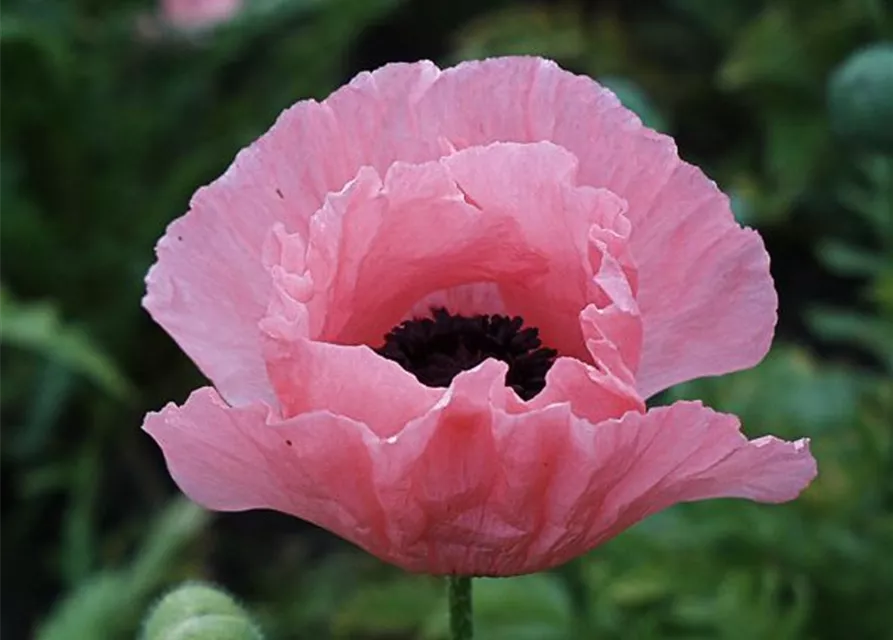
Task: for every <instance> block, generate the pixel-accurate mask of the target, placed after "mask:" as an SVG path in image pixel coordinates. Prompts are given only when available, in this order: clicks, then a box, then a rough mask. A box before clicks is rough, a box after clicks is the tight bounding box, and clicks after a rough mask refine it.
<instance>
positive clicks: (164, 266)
mask: <svg viewBox="0 0 893 640" xmlns="http://www.w3.org/2000/svg"><path fill="white" fill-rule="evenodd" d="M437 73H438V70H437V68H436V67H435V66H434V65H433V64H431V63H418V64H414V65H390V66H388V67H385V68H383V69H380V70H378V71H377V72H376V73H375V74H374V75H372V74H368V73H366V74H360V75H359V76H357V78H355V79H354V81H353V82H352V83H351V84H350V85H348V86H347V87H344V88H342V89H340V90H339V91H338V92H336V93H335V94H333V95H332V96H331V97H330V98H329V100H328V101H326V102H325V103H322V104H320V103H317V102H315V101H312V100H307V101H302V102H299V103H297V104H296V105H294V106H293V107H291V108H290V109H288V110H287V111H285V112H284V113H283V114H282V115H281V116H280V117H279V119H278V120H277V121H276V123H275V124H274V125H273V127H272V128H271V129H270V130H269V131H268V132H267V133H266V134H264V135H263V136H261V137H260V138H259V139H258V140H257V141H256V142H254V143H253V144H252V145H250V146H249V147H247V148H246V149H243V150H242V151H241V152H239V154H238V155H237V156H236V158H235V160H234V162H233V164H232V165H231V166H230V167H229V169H228V170H227V171H226V173H224V174H223V176H221V177H220V178H219V179H217V180H215V181H214V182H213V183H212V184H211V185H209V186H207V187H205V188H202V189H200V190H199V191H198V192H197V193H196V194H195V196H194V197H193V199H192V201H191V203H190V210H189V213H187V214H186V215H185V216H184V217H182V218H180V219H178V220H176V221H175V222H174V223H172V224H171V225H170V226H169V227H168V229H167V233H166V234H165V236H164V237H163V238H162V239H161V241H160V242H159V243H158V247H157V249H156V251H157V254H158V262H157V263H156V264H155V266H154V267H153V268H152V270H151V271H150V273H149V276H148V277H147V287H148V293H147V295H146V297H145V299H144V301H143V304H144V306H145V307H146V309H148V311H149V312H150V314H151V315H152V317H153V318H154V319H155V320H156V322H158V323H159V324H160V325H161V326H162V327H164V328H165V330H166V331H167V332H168V333H170V334H171V336H173V338H174V339H175V340H176V341H177V343H178V344H179V345H180V346H181V348H182V349H183V350H184V351H185V352H186V353H187V354H188V355H189V357H190V358H192V360H193V361H195V363H196V364H197V365H198V366H199V368H200V369H201V370H202V372H203V373H204V374H205V375H207V376H208V377H209V378H210V379H211V380H213V381H214V383H215V385H216V386H217V388H218V389H219V390H220V392H221V394H223V396H224V397H225V398H226V399H227V400H228V401H229V402H231V403H236V404H241V403H247V402H250V401H252V400H255V399H258V400H264V401H273V393H272V390H271V389H270V388H269V383H268V382H267V380H266V373H265V370H264V362H263V359H262V357H261V349H260V346H259V337H260V336H259V333H258V331H257V323H258V321H259V320H260V319H261V318H262V317H264V315H265V313H266V309H267V304H268V302H269V297H270V286H271V284H270V276H269V273H268V270H267V268H266V267H265V266H264V264H263V261H262V259H261V256H262V247H263V245H264V242H265V241H266V239H267V238H268V234H269V232H270V230H271V228H272V227H273V226H274V225H275V224H276V223H281V224H282V225H283V226H284V229H285V230H286V231H287V232H289V233H295V232H300V233H306V231H307V226H308V219H309V218H310V216H311V214H313V213H314V212H315V211H316V210H317V209H318V208H319V207H320V205H321V204H322V202H323V200H324V198H325V196H326V194H327V193H329V192H333V191H334V192H337V191H339V190H341V189H342V187H343V186H344V185H345V184H346V183H348V182H349V181H350V180H352V179H353V178H354V177H355V175H356V174H357V172H358V170H359V169H360V167H361V166H363V165H367V164H372V165H373V166H376V167H378V169H379V170H380V171H381V173H382V174H383V173H384V172H385V171H386V170H387V167H388V166H389V165H390V163H391V162H393V161H394V160H396V159H403V160H410V161H412V160H419V159H433V158H436V157H437V156H438V155H439V154H440V151H439V150H440V149H441V148H442V147H441V143H440V142H438V141H436V140H435V141H432V142H431V143H430V144H427V143H425V142H424V141H420V140H418V139H417V138H415V137H414V135H413V134H412V130H411V124H412V122H413V121H414V114H413V113H412V111H411V105H412V104H414V102H415V101H416V100H417V98H418V95H419V94H420V93H421V92H423V91H424V90H425V88H427V87H428V86H430V84H431V82H433V80H434V78H435V77H436V75H437ZM395 96H400V98H399V99H395ZM426 144H427V146H426ZM366 151H368V153H369V154H371V155H364V153H365V152H366Z"/></svg>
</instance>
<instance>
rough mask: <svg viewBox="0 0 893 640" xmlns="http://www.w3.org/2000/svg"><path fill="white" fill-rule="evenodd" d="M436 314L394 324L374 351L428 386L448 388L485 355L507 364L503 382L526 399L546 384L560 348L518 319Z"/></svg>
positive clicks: (499, 316)
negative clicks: (545, 344)
mask: <svg viewBox="0 0 893 640" xmlns="http://www.w3.org/2000/svg"><path fill="white" fill-rule="evenodd" d="M432 313H433V317H432V318H417V319H413V320H407V321H406V322H404V323H402V324H400V325H399V326H397V327H394V328H393V329H392V330H391V331H390V333H388V334H387V335H386V336H385V343H384V346H382V347H380V348H379V349H376V352H377V353H378V354H379V355H381V356H384V357H385V358H388V359H389V360H393V361H394V362H396V363H398V364H399V365H400V366H401V367H403V368H404V369H406V370H407V371H409V372H410V373H412V374H413V375H414V376H415V377H416V378H418V380H419V382H421V383H422V384H424V385H426V386H429V387H448V386H449V385H450V382H452V380H453V378H455V377H456V375H458V374H459V373H460V372H462V371H467V370H468V369H473V368H474V367H476V366H477V365H479V364H480V363H481V362H483V361H484V360H486V359H487V358H496V359H498V360H502V361H503V362H505V363H507V364H508V365H509V370H508V373H507V374H506V376H505V384H506V386H508V387H511V388H512V389H514V390H515V392H516V393H517V394H518V396H520V397H521V398H523V399H524V400H529V399H531V398H532V397H534V396H535V395H536V394H538V393H539V392H540V391H542V390H543V389H544V388H545V386H546V373H547V372H548V371H549V369H550V368H551V367H552V364H553V363H554V362H555V358H556V357H557V355H558V352H557V351H555V350H554V349H547V348H545V347H543V346H542V343H541V342H540V339H539V331H538V330H537V329H536V328H534V327H527V328H524V329H522V327H523V326H524V320H523V319H522V318H520V317H517V316H516V317H514V318H509V317H508V316H501V315H490V316H486V315H477V316H471V317H469V316H460V315H453V314H451V313H449V312H448V311H447V310H446V309H433V310H432Z"/></svg>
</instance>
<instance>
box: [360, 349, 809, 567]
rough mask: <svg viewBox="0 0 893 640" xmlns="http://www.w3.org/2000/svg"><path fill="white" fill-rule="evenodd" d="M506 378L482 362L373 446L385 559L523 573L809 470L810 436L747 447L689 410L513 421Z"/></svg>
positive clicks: (781, 491)
mask: <svg viewBox="0 0 893 640" xmlns="http://www.w3.org/2000/svg"><path fill="white" fill-rule="evenodd" d="M504 372H505V365H504V364H503V363H499V362H496V361H492V360H491V361H487V362H486V363H484V364H482V365H480V366H479V367H477V368H476V369H474V370H472V371H468V372H464V373H462V374H460V375H459V376H457V377H456V379H455V380H454V382H453V385H452V386H451V388H450V392H449V393H448V394H447V395H445V396H444V397H443V399H442V401H441V402H440V403H439V404H438V405H437V406H436V407H435V408H434V409H433V410H432V411H431V412H430V413H429V414H428V415H426V416H424V417H423V418H420V419H418V420H416V421H414V422H413V423H411V424H410V425H408V426H407V428H406V429H405V430H404V431H403V432H401V433H399V434H397V435H396V436H395V437H393V438H391V439H390V441H389V443H388V446H386V447H385V448H384V449H383V451H384V452H385V453H386V456H385V457H383V458H382V460H381V462H382V463H383V466H380V467H379V468H378V475H377V476H376V478H377V479H376V481H377V483H378V485H379V496H380V498H381V500H382V505H383V506H384V508H385V510H386V511H387V512H388V514H389V517H388V524H387V535H388V544H387V545H386V546H387V548H388V550H387V551H386V552H385V554H384V555H383V556H382V557H383V558H384V559H385V560H387V561H389V562H393V563H395V564H398V565H400V566H402V567H404V568H406V569H409V570H415V571H426V572H431V573H456V574H472V575H514V574H521V573H530V572H534V571H539V570H544V569H548V568H550V567H554V566H557V565H559V564H561V563H563V562H566V561H567V560H570V559H571V558H573V557H575V556H578V555H580V554H582V553H585V552H587V551H589V550H590V549H592V548H593V547H595V546H597V545H598V544H600V543H602V542H604V541H606V540H607V539H609V538H611V537H613V536H615V535H617V534H618V533H620V532H621V531H622V530H624V529H625V528H627V527H629V526H631V525H632V524H634V523H636V522H638V521H639V520H641V519H642V518H644V517H646V516H648V515H650V514H653V513H655V512H657V511H659V510H661V509H664V508H666V507H668V506H670V505H672V504H674V503H677V502H684V501H691V500H701V499H705V498H715V497H738V498H748V499H750V500H756V501H761V502H782V501H786V500H791V499H793V498H794V497H796V496H797V494H798V493H799V492H800V491H802V490H803V488H804V487H805V486H806V485H808V484H809V482H810V481H811V480H812V478H813V477H814V476H815V473H816V470H815V461H814V460H813V458H812V457H811V456H810V454H809V450H808V446H807V444H806V441H798V442H794V443H788V442H783V441H780V440H776V439H774V438H773V439H767V438H761V439H759V440H755V441H753V442H748V441H747V440H746V438H744V437H743V436H742V435H741V433H740V431H739V425H738V422H737V420H736V419H735V418H734V417H733V416H727V415H723V414H718V413H715V412H713V411H711V410H709V409H705V408H704V407H702V406H701V405H700V404H697V403H679V404H677V405H674V406H672V407H666V408H660V409H655V410H652V411H650V412H648V413H647V414H644V413H640V412H637V411H631V412H629V413H627V414H625V415H624V416H623V417H622V418H620V419H612V420H609V421H606V422H603V423H600V424H596V425H594V424H592V423H590V422H588V421H585V420H581V419H580V418H578V417H576V416H575V415H574V414H573V413H572V412H571V410H570V408H569V406H568V405H567V404H551V405H548V406H546V407H543V408H541V409H538V410H535V411H531V412H529V413H523V414H509V413H506V412H504V411H503V410H501V409H500V406H501V405H503V404H504V401H505V395H504V394H505V389H504V387H503V386H502V377H503V376H504Z"/></svg>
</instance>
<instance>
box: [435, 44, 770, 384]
mask: <svg viewBox="0 0 893 640" xmlns="http://www.w3.org/2000/svg"><path fill="white" fill-rule="evenodd" d="M484 96H486V99H483V97H484ZM418 112H419V116H418V117H419V120H420V122H422V123H424V124H425V125H426V126H427V127H428V129H426V130H423V131H422V132H421V133H422V137H423V138H425V139H433V138H435V137H436V138H444V137H445V138H447V139H448V140H449V141H450V142H451V144H452V145H453V146H454V147H456V148H458V149H461V148H465V147H469V146H474V145H485V144H488V143H491V142H494V141H518V142H534V141H539V140H551V141H553V142H555V143H556V144H558V145H561V146H563V147H565V148H566V149H568V150H569V151H571V152H572V153H574V154H575V155H576V156H577V158H578V159H579V161H580V171H579V180H580V182H581V184H588V185H593V186H596V187H606V188H608V189H609V190H611V191H612V192H614V193H616V194H617V195H619V196H620V197H622V198H623V199H624V200H626V201H627V203H628V205H629V207H628V210H627V216H628V218H629V220H630V222H631V225H632V235H631V245H632V246H631V250H632V255H633V258H634V259H635V262H636V264H637V266H638V269H639V281H640V287H639V295H638V303H639V307H640V310H641V313H642V316H643V320H644V343H643V352H642V361H641V364H640V368H639V371H638V386H639V391H640V392H641V393H642V395H644V396H649V395H651V394H653V393H655V392H657V391H659V390H661V389H663V388H665V387H667V386H670V385H672V384H675V383H677V382H681V381H683V380H687V379H691V378H695V377H699V376H704V375H712V374H720V373H725V372H728V371H734V370H737V369H742V368H746V367H749V366H752V365H754V364H756V363H757V362H758V361H759V360H760V359H761V358H762V357H763V355H765V353H766V351H767V350H768V348H769V343H770V341H771V338H772V332H773V327H774V325H775V317H776V316H775V310H776V306H777V300H776V296H775V292H774V289H773V287H772V280H771V277H770V275H769V259H768V256H767V254H766V252H765V250H764V248H763V245H762V242H761V241H760V238H759V236H758V235H757V234H756V233H753V232H751V231H746V230H742V229H741V228H740V227H739V226H738V225H737V224H736V223H735V220H734V218H733V216H732V213H731V209H730V207H729V202H728V198H727V197H726V196H725V195H723V194H722V193H721V192H720V191H719V190H718V189H717V188H716V185H715V184H714V183H713V182H711V181H710V180H709V179H707V178H706V177H705V176H704V175H703V173H701V171H700V170H699V169H697V168H696V167H693V166H692V165H689V164H687V163H685V162H682V161H681V160H680V159H679V157H678V155H677V153H676V147H675V145H674V144H673V141H672V140H671V139H670V138H668V137H666V136H663V135H660V134H657V133H655V132H654V131H651V130H649V129H646V128H644V127H643V126H642V125H641V123H640V122H639V120H638V118H637V117H636V116H635V115H634V114H633V113H632V112H631V111H629V110H627V109H625V108H623V107H622V106H621V105H620V104H619V102H618V101H617V99H616V98H615V97H614V95H613V94H612V93H610V92H609V91H607V90H605V89H603V88H601V87H600V86H599V85H598V84H596V83H595V82H593V81H592V80H591V79H589V78H587V77H583V76H575V75H573V74H570V73H568V72H565V71H563V70H561V69H560V68H559V67H558V66H556V65H555V64H554V63H552V62H549V61H545V60H541V59H538V58H499V59H493V60H485V61H481V62H467V63H463V64H460V65H458V66H457V67H454V68H452V69H448V70H446V71H444V72H443V73H442V74H441V76H440V77H439V78H438V80H437V81H436V82H435V83H434V85H433V86H432V87H431V88H430V89H429V90H428V91H427V92H426V93H425V95H424V97H423V99H422V100H421V101H420V103H419V105H418Z"/></svg>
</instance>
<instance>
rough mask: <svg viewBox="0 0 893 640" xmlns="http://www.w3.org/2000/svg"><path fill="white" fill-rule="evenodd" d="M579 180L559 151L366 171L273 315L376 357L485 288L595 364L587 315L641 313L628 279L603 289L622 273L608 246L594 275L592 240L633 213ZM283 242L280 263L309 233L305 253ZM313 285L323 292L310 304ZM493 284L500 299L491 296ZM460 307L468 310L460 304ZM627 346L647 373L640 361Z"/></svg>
mask: <svg viewBox="0 0 893 640" xmlns="http://www.w3.org/2000/svg"><path fill="white" fill-rule="evenodd" d="M575 169H576V162H575V160H574V158H573V157H572V156H570V155H569V154H568V153H567V152H566V151H564V150H562V149H561V148H559V147H556V146H554V145H552V144H549V143H540V144H532V145H518V144H494V145H491V146H489V147H481V148H474V149H469V150H467V151H462V152H458V153H456V154H454V155H452V156H450V157H448V158H444V159H443V160H441V161H440V162H430V163H425V164H420V165H409V164H403V163H395V164H394V165H392V167H391V168H390V169H389V171H388V173H387V175H386V176H385V178H384V181H382V180H380V179H379V177H378V175H377V174H376V173H375V172H374V170H372V169H371V168H364V169H363V170H361V171H360V173H359V174H358V175H357V177H356V179H354V180H352V181H351V182H350V183H349V184H348V186H347V187H346V188H345V189H344V190H343V191H341V192H340V193H338V194H331V195H330V196H329V197H327V199H326V202H325V204H324V205H323V207H322V208H321V209H320V211H319V212H318V213H317V214H316V215H315V216H314V218H313V220H312V222H311V228H310V234H309V239H308V240H307V241H306V247H307V252H306V255H307V259H306V272H302V271H303V267H304V265H303V264H300V261H294V265H293V270H294V273H291V274H290V275H288V274H286V275H284V276H279V275H276V277H277V281H281V286H280V287H279V290H280V292H281V293H282V294H283V296H284V298H285V300H281V301H280V302H277V303H276V305H275V306H274V308H271V314H272V315H282V316H288V317H290V318H292V319H293V320H292V324H300V325H302V326H303V325H304V324H306V327H305V328H303V329H298V328H297V327H295V328H294V329H293V330H292V331H291V333H293V334H294V335H306V336H310V337H311V338H314V339H322V340H329V341H333V342H338V343H347V344H363V343H365V344H372V345H377V344H380V341H381V340H382V337H383V336H384V335H385V333H387V331H388V330H389V329H390V328H391V327H393V326H394V325H395V324H397V323H398V322H399V321H400V319H401V318H405V317H406V314H407V311H409V310H410V309H417V308H418V306H419V301H420V300H429V299H431V298H430V296H431V295H432V294H436V293H437V292H444V291H448V290H451V289H453V290H456V291H458V290H459V289H460V288H462V287H477V289H474V290H475V291H477V292H478V293H479V294H480V293H481V292H482V291H483V292H484V293H485V294H486V296H487V297H488V299H489V301H490V302H493V303H496V302H498V303H499V305H500V306H504V309H505V312H506V313H509V314H512V315H521V316H522V317H524V318H525V320H526V321H527V323H528V324H529V325H532V326H536V327H538V328H539V330H540V335H541V337H542V339H543V341H544V343H545V344H547V345H549V346H551V347H553V348H556V349H558V350H559V351H560V352H561V353H564V354H568V355H574V356H576V357H578V358H581V359H589V357H590V355H589V352H588V351H587V349H586V345H585V343H584V338H583V333H582V330H581V326H580V321H579V318H578V316H579V313H580V311H581V310H582V309H583V308H584V307H585V306H586V305H587V304H589V303H590V302H593V301H600V302H601V303H602V304H605V305H611V304H618V303H620V302H615V301H620V300H621V299H622V302H623V306H624V308H625V309H627V310H629V311H630V312H631V313H632V314H633V315H635V312H636V309H635V301H634V300H633V298H632V294H631V292H630V284H629V283H626V284H625V285H624V284H623V282H625V278H626V275H625V272H624V271H623V269H622V268H621V267H620V266H617V267H616V268H615V269H614V270H613V271H612V272H611V276H610V278H609V279H605V278H603V277H602V275H603V273H606V271H605V268H607V267H606V266H607V265H619V263H618V262H617V261H616V260H614V258H613V257H612V256H611V255H609V253H608V252H609V251H610V250H612V249H610V248H609V247H608V246H607V244H605V243H601V244H600V246H601V251H602V252H603V254H600V256H599V260H600V261H601V262H602V267H604V268H601V270H600V271H599V273H597V274H593V273H592V270H591V269H590V267H589V255H590V249H589V248H588V247H587V241H588V240H587V238H589V236H590V231H591V230H592V229H597V231H598V232H604V233H611V231H610V227H611V226H616V225H617V224H620V223H622V222H623V218H622V214H621V210H622V207H623V203H622V202H620V201H618V200H617V199H616V198H615V197H614V196H612V195H611V194H610V193H608V192H605V191H600V190H596V189H591V188H589V187H584V188H578V187H576V186H575V185H574V173H575ZM603 224H604V225H608V227H605V228H603V227H602V226H600V225H603ZM617 238H618V240H619V239H620V237H619V236H617ZM278 242H279V243H280V244H282V247H281V248H280V253H283V252H285V253H290V254H294V253H297V252H298V248H300V247H303V246H305V240H304V238H303V237H302V236H301V235H300V234H294V243H295V244H296V245H297V247H298V248H295V249H289V248H288V247H287V246H286V245H287V244H288V242H289V239H288V238H280V239H279V240H278ZM283 243H284V244H283ZM283 255H284V254H283ZM281 266H282V270H283V272H288V271H289V270H288V269H286V268H285V264H284V263H283V265H281ZM289 278H290V279H289ZM303 283H308V284H307V286H308V287H311V285H310V284H309V283H312V287H311V288H312V291H311V290H310V289H308V290H307V291H305V290H304V284H303ZM487 283H492V284H494V285H495V286H496V288H497V291H493V290H492V289H486V290H485V289H481V288H480V287H481V286H486V285H487ZM624 287H625V288H624ZM289 291H293V293H289ZM497 292H498V295H496V293H497ZM624 296H625V297H624ZM289 298H290V299H291V302H289V301H288V300H287V299H289ZM453 301H456V302H460V301H465V299H462V298H456V297H455V295H453ZM301 305H305V306H306V311H305V312H302V311H301V310H300V308H299V307H300V306H301ZM488 306H492V305H488ZM291 307H294V310H291ZM451 310H452V311H453V312H458V311H459V309H456V308H451ZM484 311H485V309H483V308H481V309H477V310H476V312H477V313H482V312H484ZM283 331H285V329H283ZM286 333H288V331H286ZM630 345H631V346H632V347H633V348H632V352H634V353H632V352H629V353H628V355H630V360H636V359H637V358H638V348H637V346H636V344H633V343H630ZM625 353H627V352H625Z"/></svg>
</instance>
